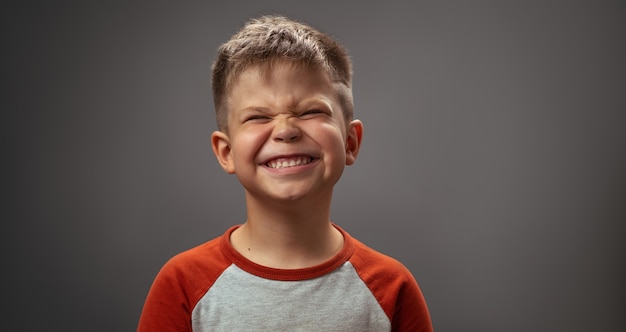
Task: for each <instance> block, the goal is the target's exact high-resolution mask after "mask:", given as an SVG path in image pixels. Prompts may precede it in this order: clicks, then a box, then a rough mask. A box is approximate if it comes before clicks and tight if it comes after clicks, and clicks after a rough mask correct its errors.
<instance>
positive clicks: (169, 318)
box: [137, 239, 230, 332]
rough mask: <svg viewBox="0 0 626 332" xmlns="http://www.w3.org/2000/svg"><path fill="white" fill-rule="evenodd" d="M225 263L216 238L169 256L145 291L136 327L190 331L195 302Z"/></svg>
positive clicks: (144, 330) (224, 267)
mask: <svg viewBox="0 0 626 332" xmlns="http://www.w3.org/2000/svg"><path fill="white" fill-rule="evenodd" d="M229 265H230V263H229V262H228V261H227V260H226V259H225V258H224V256H223V255H222V254H221V252H220V250H219V239H216V240H213V241H210V242H207V243H205V244H203V245H201V246H199V247H196V248H194V249H191V250H188V251H186V252H183V253H181V254H179V255H177V256H175V257H173V258H172V259H170V260H169V261H168V262H167V263H166V264H165V265H164V266H163V268H162V269H161V271H159V273H158V274H157V276H156V278H155V279H154V282H153V284H152V287H151V288H150V291H149V292H148V296H147V298H146V301H145V303H144V307H143V311H142V312H141V317H140V319H139V325H138V328H137V331H139V332H148V331H150V332H154V331H176V332H179V331H191V313H192V311H193V309H194V307H195V306H196V303H197V302H198V301H199V300H200V298H202V296H203V295H204V294H205V293H206V292H207V291H208V289H209V288H210V287H211V286H212V285H213V283H214V282H215V280H216V279H217V278H218V277H219V276H220V274H221V273H222V272H223V271H224V270H225V269H226V268H227V267H228V266H229Z"/></svg>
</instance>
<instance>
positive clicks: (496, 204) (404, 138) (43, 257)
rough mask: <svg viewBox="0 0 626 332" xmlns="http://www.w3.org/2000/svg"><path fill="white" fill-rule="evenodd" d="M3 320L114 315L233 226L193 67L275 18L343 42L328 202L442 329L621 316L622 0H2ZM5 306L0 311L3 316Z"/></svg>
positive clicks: (625, 130) (45, 324) (50, 322)
mask: <svg viewBox="0 0 626 332" xmlns="http://www.w3.org/2000/svg"><path fill="white" fill-rule="evenodd" d="M1 12H2V13H1V14H0V15H1V17H0V18H1V23H0V24H2V92H1V93H2V114H3V120H2V127H3V128H4V129H3V133H2V137H3V140H2V141H3V142H2V143H3V155H4V158H3V162H2V164H3V166H2V167H3V170H4V171H3V172H2V173H3V189H4V190H3V191H4V195H3V196H4V204H3V209H2V211H3V217H2V219H3V220H2V237H3V241H2V257H3V267H2V274H3V280H4V284H3V286H2V288H3V290H2V301H3V303H4V305H3V308H4V309H3V311H2V323H0V324H3V326H11V327H19V329H18V330H22V331H35V330H53V331H61V330H64V331H131V330H134V329H135V326H136V323H137V320H138V317H139V314H140V311H141V308H142V305H143V300H144V298H145V296H146V293H147V292H148V289H149V287H150V284H151V282H152V280H153V278H154V276H155V274H156V273H157V271H158V270H159V268H160V267H161V265H162V264H163V263H164V262H165V261H166V260H167V259H168V258H169V257H171V256H172V255H173V254H175V253H177V252H180V251H182V250H184V249H187V248H190V247H192V246H195V245H197V244H199V243H202V242H204V241H206V240H208V239H210V238H213V237H215V236H218V235H220V234H221V233H222V232H223V231H224V230H225V229H226V228H227V227H228V226H230V225H232V224H237V223H240V222H242V221H243V220H244V218H245V215H244V208H243V195H242V191H241V189H240V188H239V186H238V183H237V181H236V179H235V178H234V177H233V176H228V175H226V174H225V173H223V172H222V171H221V169H220V168H219V166H218V164H217V162H216V161H215V160H214V157H213V155H212V153H211V151H210V142H209V135H210V133H211V131H212V130H214V128H215V125H214V122H213V106H212V101H211V95H210V84H209V74H210V72H209V71H210V64H211V61H212V60H213V57H214V54H215V50H216V48H217V47H218V45H219V44H220V43H222V42H224V41H226V40H227V39H228V38H229V36H230V35H232V34H233V33H234V32H235V30H237V29H238V28H239V27H240V26H241V24H242V23H243V22H244V21H245V20H246V19H247V18H249V17H253V16H257V15H259V14H269V13H281V14H285V15H288V16H291V17H293V18H296V19H300V20H303V21H305V22H309V23H311V24H313V25H314V26H317V27H318V28H320V29H321V30H323V31H326V32H329V33H331V34H333V35H334V36H336V37H337V38H338V39H340V40H341V41H342V42H343V43H344V44H345V45H346V46H347V48H348V49H349V51H350V53H351V54H352V56H353V60H354V68H355V75H354V95H355V98H356V114H357V117H358V118H360V119H361V120H363V122H364V123H365V135H364V145H363V149H362V152H361V155H360V158H359V160H358V161H357V163H356V165H354V166H352V167H350V168H348V169H347V171H346V173H345V175H344V177H343V178H342V180H341V181H340V183H339V185H338V186H337V190H336V196H335V200H334V206H333V213H332V215H333V220H334V221H335V222H337V223H338V224H340V225H342V226H343V227H344V228H345V229H347V230H348V231H349V232H351V233H352V234H353V235H354V236H356V237H357V238H359V239H361V240H362V241H363V242H365V243H367V244H369V245H370V246H372V247H374V248H376V249H378V250H379V251H382V252H384V253H387V254H389V255H391V256H394V257H396V258H397V259H399V260H400V261H402V262H403V263H405V265H407V266H408V267H409V268H410V270H411V271H412V272H413V273H414V274H415V276H416V277H417V279H418V281H419V282H420V284H421V287H422V290H423V292H424V294H425V296H426V298H427V301H428V304H429V307H430V310H431V314H432V318H433V320H434V325H435V328H436V330H437V331H438V332H446V331H624V330H625V327H626V324H625V322H624V312H625V309H626V303H625V297H624V295H626V292H625V286H624V281H625V280H626V278H625V277H626V275H625V269H624V265H625V261H626V259H625V258H626V257H624V256H625V252H626V250H625V249H626V248H625V247H626V246H625V244H624V239H623V238H624V230H625V227H624V225H623V224H624V221H626V218H625V217H626V208H625V206H626V116H625V113H626V107H625V106H626V67H625V63H624V59H626V36H625V32H626V29H625V28H626V15H625V14H626V5H625V4H624V2H623V1H571V2H570V1H558V2H557V1H491V2H486V1H415V2H410V4H409V2H406V3H396V2H389V1H388V2H385V3H384V4H383V3H382V2H380V3H378V2H377V3H371V4H370V3H368V4H365V3H364V2H356V1H355V2H343V1H307V2H303V3H296V2H292V1H267V2H259V1H223V2H220V3H219V4H214V3H211V2H209V1H195V2H174V1H158V2H157V1H146V2H141V3H140V2H130V1H118V2H111V1H101V2H84V1H75V2H59V1H49V2H44V1H40V2H22V3H21V4H17V3H14V4H4V5H3V6H2V10H1ZM5 324H6V325H5Z"/></svg>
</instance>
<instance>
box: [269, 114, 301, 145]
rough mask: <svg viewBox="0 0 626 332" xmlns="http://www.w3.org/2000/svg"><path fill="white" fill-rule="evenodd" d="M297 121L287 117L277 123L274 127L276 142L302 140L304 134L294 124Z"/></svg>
mask: <svg viewBox="0 0 626 332" xmlns="http://www.w3.org/2000/svg"><path fill="white" fill-rule="evenodd" d="M295 121H296V119H294V118H290V117H285V118H282V119H280V120H278V121H277V123H276V126H275V127H274V133H273V136H274V140H275V141H277V142H283V143H289V142H295V141H297V140H299V139H300V137H301V136H302V132H301V131H300V128H299V127H298V126H297V125H296V124H295V123H294V122H295Z"/></svg>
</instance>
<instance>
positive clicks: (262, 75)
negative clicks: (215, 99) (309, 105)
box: [228, 61, 337, 110]
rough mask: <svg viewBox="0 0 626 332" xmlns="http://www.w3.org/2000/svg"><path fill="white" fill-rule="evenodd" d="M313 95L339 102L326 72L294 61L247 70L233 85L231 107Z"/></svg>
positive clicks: (269, 63)
mask: <svg viewBox="0 0 626 332" xmlns="http://www.w3.org/2000/svg"><path fill="white" fill-rule="evenodd" d="M261 91H263V92H261ZM270 92H271V93H270ZM313 95H326V97H328V98H331V99H333V100H336V97H337V91H336V87H335V84H333V82H332V80H331V79H330V75H329V74H328V73H327V72H326V71H325V70H324V69H322V68H319V67H317V66H312V65H307V64H302V63H299V62H294V61H275V62H265V63H261V64H252V65H250V66H248V67H246V68H245V69H243V70H242V71H241V72H240V73H239V74H238V75H237V77H235V78H234V79H233V81H232V84H231V87H230V89H229V93H228V103H229V105H230V106H235V107H236V105H234V104H240V103H241V102H245V101H250V102H252V101H253V100H254V99H258V98H263V97H265V98H266V99H267V98H269V99H271V98H276V97H281V96H292V97H305V96H313ZM229 109H231V110H232V108H230V107H229Z"/></svg>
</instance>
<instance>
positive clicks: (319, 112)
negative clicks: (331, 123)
mask: <svg viewBox="0 0 626 332" xmlns="http://www.w3.org/2000/svg"><path fill="white" fill-rule="evenodd" d="M323 113H324V112H323V111H321V110H317V109H313V110H309V111H306V112H304V113H302V115H301V116H303V117H306V116H314V115H316V114H323Z"/></svg>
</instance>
